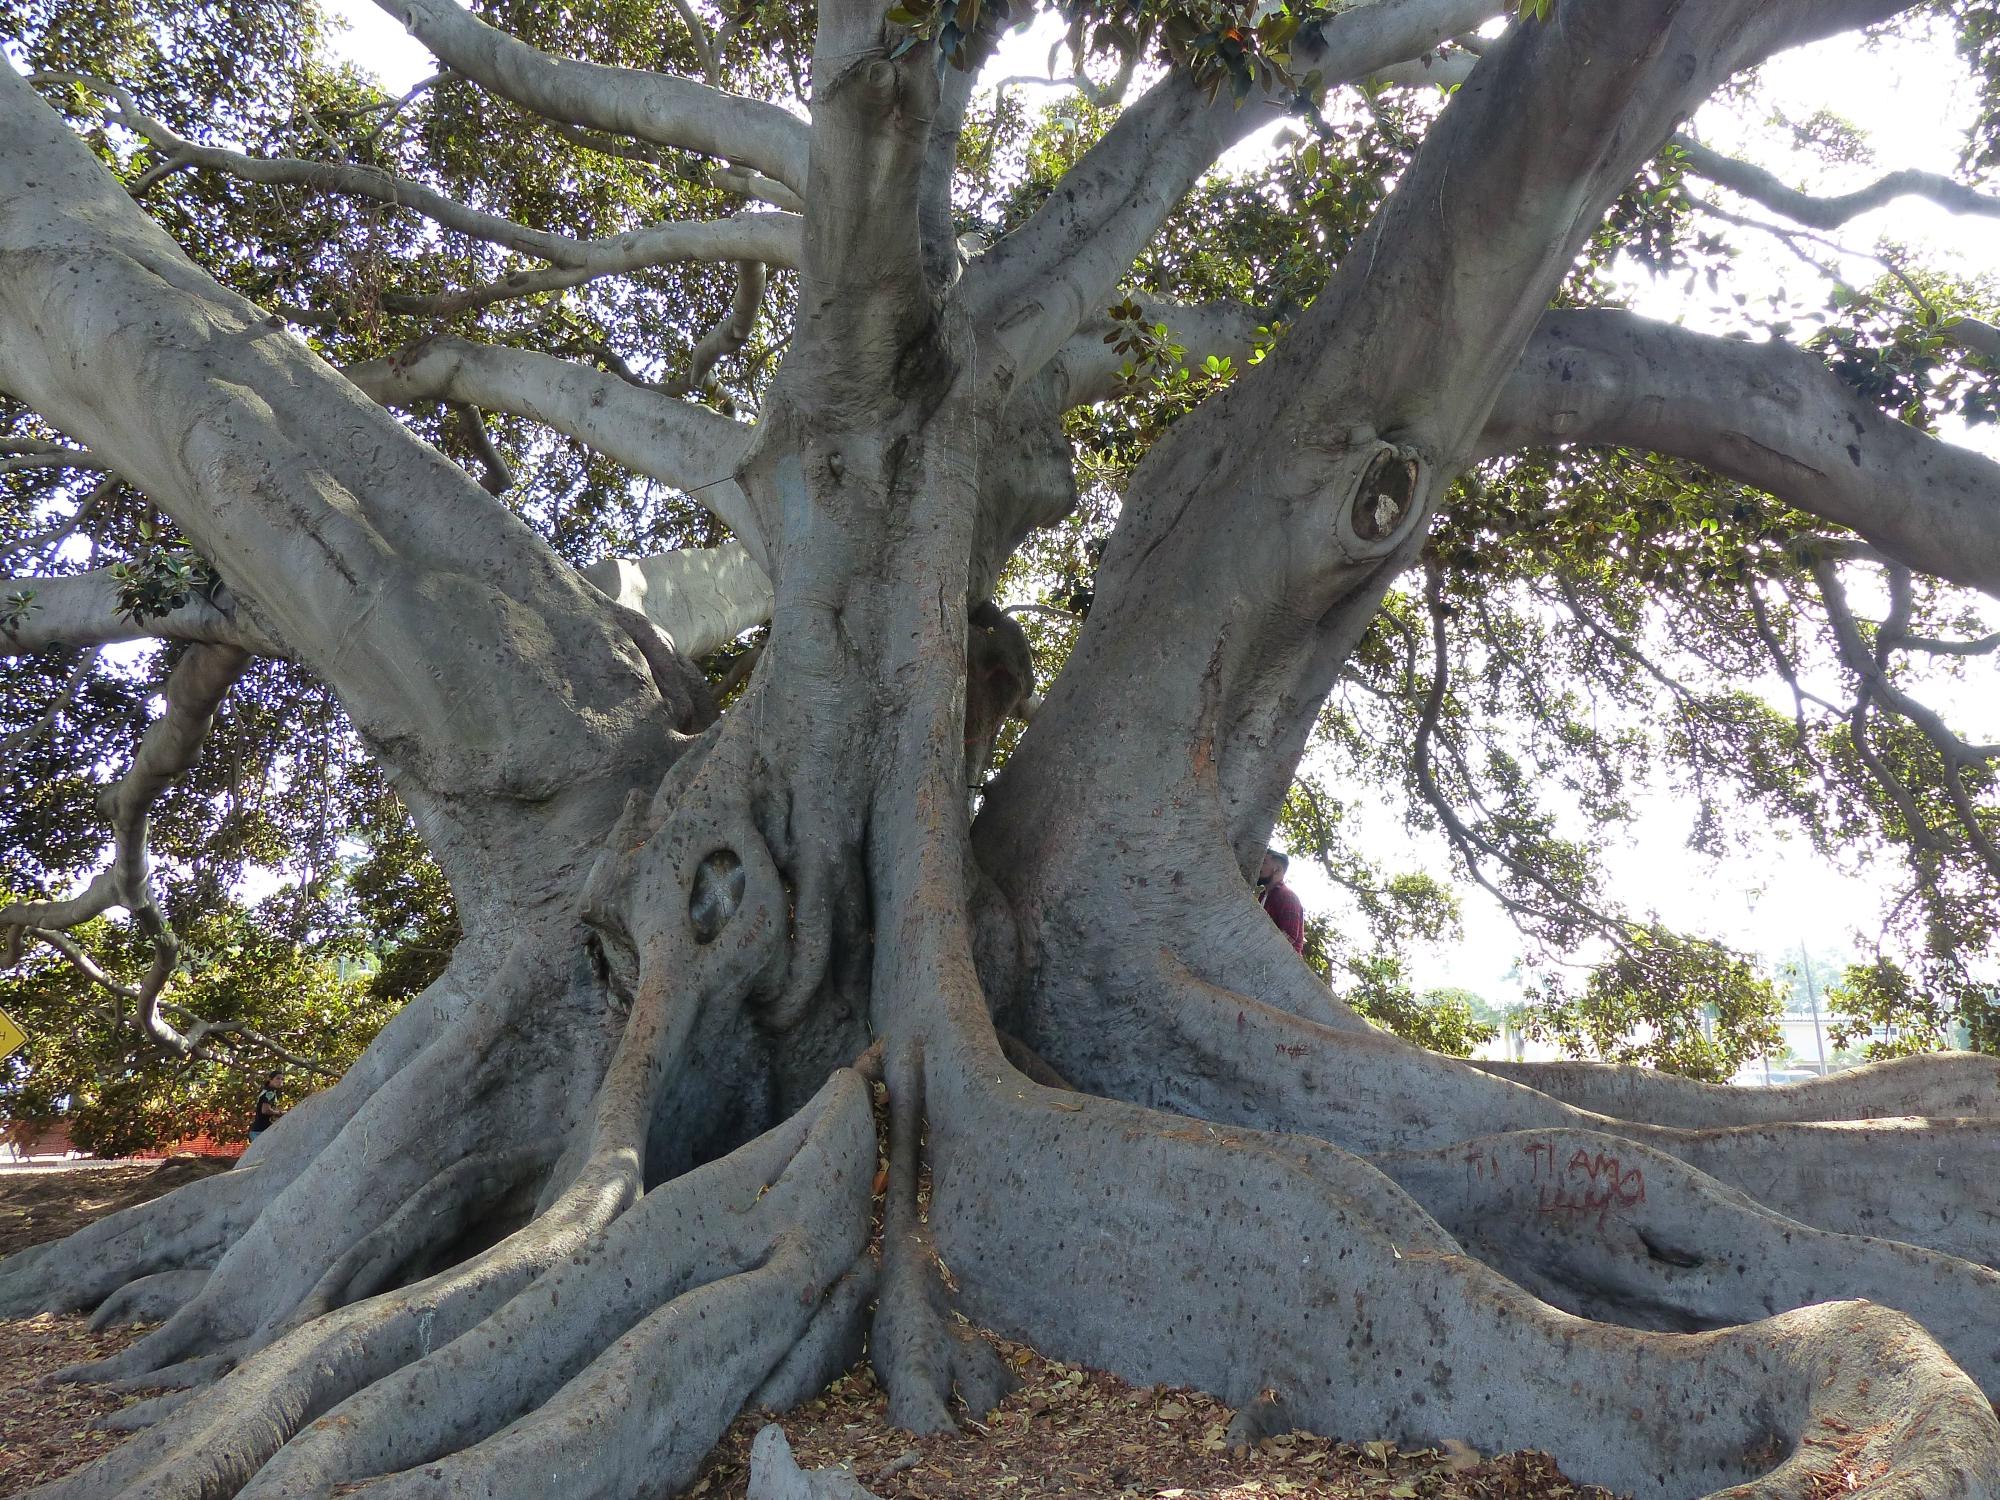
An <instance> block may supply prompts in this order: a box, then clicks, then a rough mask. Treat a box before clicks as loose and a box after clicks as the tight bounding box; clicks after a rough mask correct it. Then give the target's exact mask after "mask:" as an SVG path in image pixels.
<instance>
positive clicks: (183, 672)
mask: <svg viewBox="0 0 2000 1500" xmlns="http://www.w3.org/2000/svg"><path fill="white" fill-rule="evenodd" d="M249 664H250V657H249V655H248V654H247V653H246V652H243V651H241V650H238V649H237V648H236V647H234V646H216V645H207V644H202V645H197V646H195V647H193V648H192V649H190V650H189V651H188V653H187V654H186V655H185V656H183V657H182V658H181V659H180V661H179V662H178V663H177V664H176V665H175V667H174V669H173V671H172V672H170V673H168V675H167V684H166V687H165V689H164V695H165V698H166V711H165V712H164V713H162V714H161V715H160V717H159V718H157V719H155V720H154V721H153V722H152V723H151V724H149V725H148V726H147V727H146V732H145V734H144V735H142V736H141V737H140V740H139V748H138V749H137V751H135V752H134V754H133V756H132V764H131V767H130V768H129V769H128V770H127V771H126V772H125V774H124V775H123V776H121V777H119V778H118V780H117V781H115V782H113V783H112V784H111V785H110V786H108V787H106V788H105V789H104V790H103V791H102V792H100V793H99V794H98V806H99V807H100V808H101V809H102V810H103V812H104V815H105V817H106V818H107V819H108V820H109V822H110V824H111V834H112V855H111V863H110V865H109V866H108V867H107V868H106V869H105V870H104V871H103V872H102V873H100V874H99V875H97V876H96V878H94V879H93V880H92V881H91V882H90V884H89V885H88V886H86V887H85V888H84V889H83V890H82V891H80V892H78V893H77V894H76V895H74V896H71V897H68V898H66V899H63V900H59V901H17V902H14V903H13V904H11V905H9V906H6V907H4V908H0V927H5V928H9V929H12V932H11V933H10V934H9V937H8V940H7V956H8V959H9V961H10V962H11V961H14V960H17V959H18V958H19V944H20V936H21V934H22V933H23V932H32V933H34V934H35V935H36V936H39V937H43V938H45V939H48V938H53V939H54V940H55V946H56V947H57V950H58V951H59V952H62V953H63V955H64V956H65V957H66V958H68V959H69V960H70V961H71V962H72V963H74V964H76V965H77V966H78V967H79V968H80V969H82V970H83V972H84V973H85V974H87V975H89V976H90V977H91V978H92V979H93V980H94V981H96V982H97V983H99V984H101V985H104V986H105V987H107V988H109V989H111V990H112V991H113V993H115V994H116V995H118V996H119V997H120V998H121V999H123V1000H126V1001H129V1002H130V1003H131V1005H132V1008H133V1012H134V1015H133V1021H132V1023H133V1024H134V1025H136V1026H137V1027H138V1029H139V1030H140V1031H142V1032H143V1033H144V1034H145V1035H146V1036H148V1037H149V1038H151V1039H152V1040H153V1041H154V1042H156V1043H157V1044H159V1045H160V1046H162V1047H165V1048H167V1049H168V1050H169V1051H172V1052H175V1053H178V1054H179V1055H181V1056H183V1057H191V1056H196V1055H199V1054H198V1051H197V1049H198V1047H199V1045H200V1042H199V1039H198V1038H193V1039H191V1038H190V1037H189V1035H188V1034H186V1033H184V1032H182V1031H181V1030H180V1029H179V1028H178V1027H176V1026H175V1025H174V1024H173V1023H172V1022H171V1021H169V1020H168V1019H167V1018H166V1017H165V1016H164V1015H162V1014H161V1010H160V995H161V992H162V991H163V990H164V989H165V988H166V984H167V981H168V980H169V979H170V978H172V977H173V972H174V970H175V969H176V968H177V967H178V966H179V964H180V940H179V939H178V938H177V937H176V936H175V935H174V931H173V928H172V926H171V925H170V924H169V923H168V921H167V919H166V914H165V913H164V912H162V911H161V910H160V907H159V903H158V901H157V900H156V899H155V897H154V895H153V890H152V862H151V857H150V855H149V854H148V852H147V847H146V829H147V823H148V820H149V818H150V816H151V813H152V808H153V804H154V803H155V802H157V801H158V800H159V797H160V793H161V792H163V791H165V790H166V788H167V786H168V785H169V784H170V783H171V782H173V780H174V779H175V778H176V777H178V776H180V775H181V774H182V773H184V772H185V771H186V770H187V769H188V768H189V767H190V766H192V765H193V764H194V763H195V760H196V758H197V757H198V756H199V755H200V754H201V747H202V743H203V742H204V741H205V740H206V739H207V738H208V731H209V726H210V725H211V724H213V723H214V721H215V712H216V710H217V709H218V708H219V707H221V705H222V700H223V699H224V698H225V697H226V696H227V695H228V693H229V689H230V688H231V687H233V686H234V685H235V683H236V679H237V678H238V677H240V676H242V675H243V671H244V669H245V668H246V667H248V666H249ZM113 907H122V908H123V909H124V910H125V911H127V912H129V913H130V914H131V916H132V920H133V923H134V924H135V925H136V926H137V927H138V928H139V930H140V932H141V933H142V934H143V935H144V936H145V938H146V940H147V942H148V943H149V944H150V945H151V948H152V954H153V956H152V962H151V964H150V965H149V966H148V968H147V971H146V976H145V978H144V979H143V980H141V981H140V983H139V984H138V985H136V986H128V985H121V984H118V983H117V982H116V981H114V980H112V979H111V977H110V976H109V975H108V974H106V973H104V972H103V970H101V969H99V968H97V966H96V965H94V964H91V963H90V962H89V961H88V959H87V957H86V956H85V955H84V954H83V953H82V950H81V949H80V948H78V947H76V946H75V945H74V944H70V943H67V942H65V941H63V940H62V938H61V936H60V934H59V933H58V932H57V931H56V930H57V929H61V928H66V927H74V926H76V925H77V924H78V923H80V922H84V921H88V920H89V919H90V918H92V917H97V916H102V915H103V914H104V913H105V912H107V911H109V910H110V909H112V908H113ZM120 1014H121V1016H122V1014H123V1012H122V1009H121V1012H120Z"/></svg>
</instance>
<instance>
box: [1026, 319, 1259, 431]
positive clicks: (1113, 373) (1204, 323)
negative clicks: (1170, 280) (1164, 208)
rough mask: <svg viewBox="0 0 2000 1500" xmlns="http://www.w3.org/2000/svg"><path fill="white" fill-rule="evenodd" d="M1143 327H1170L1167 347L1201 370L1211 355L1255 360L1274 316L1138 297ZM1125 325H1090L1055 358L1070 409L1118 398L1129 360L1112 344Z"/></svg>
mask: <svg viewBox="0 0 2000 1500" xmlns="http://www.w3.org/2000/svg"><path fill="white" fill-rule="evenodd" d="M1130 296H1131V298H1132V300H1133V301H1134V302H1136V303H1137V304H1138V305H1139V310H1140V313H1141V315H1142V318H1143V321H1144V322H1145V323H1147V324H1148V325H1149V326H1153V327H1157V326H1158V325H1160V324H1165V325H1166V329H1167V341H1168V342H1169V343H1172V344H1175V345H1177V346H1179V347H1180V348H1182V349H1183V350H1185V351H1186V360H1187V362H1188V363H1189V364H1191V365H1199V364H1200V363H1201V362H1202V361H1203V360H1204V359H1206V358H1207V357H1208V356H1209V355H1211V354H1213V355H1217V356H1220V357H1224V358H1228V359H1233V360H1235V361H1237V362H1238V363H1239V364H1240V363H1241V362H1242V361H1243V360H1245V359H1247V358H1249V356H1250V354H1251V352H1252V351H1253V350H1254V349H1255V348H1256V345H1257V330H1258V329H1259V328H1261V327H1265V326H1267V325H1268V323H1269V321H1270V316H1271V315H1270V314H1267V313H1263V312H1259V311H1258V310H1257V309H1256V308H1253V307H1247V306H1245V305H1244V304H1242V303H1240V302H1202V303H1196V304H1188V303H1183V302H1161V301H1158V300H1155V299H1149V298H1146V297H1144V296H1142V295H1141V294H1139V293H1137V292H1134V293H1131V294H1130ZM1120 327H1121V325H1119V324H1116V323H1114V322H1113V321H1112V320H1111V319H1109V318H1106V317H1104V316H1102V315H1099V316H1097V317H1094V318H1092V319H1090V320H1089V321H1087V322H1086V323H1084V325H1083V326H1082V327H1081V328H1079V329H1078V330H1077V331H1076V333H1075V334H1074V335H1072V336H1071V338H1070V339H1069V340H1068V341H1067V342H1066V343H1064V345H1063V346H1062V348H1061V349H1060V350H1058V351H1057V353H1056V355H1055V358H1054V361H1053V363H1054V365H1055V367H1056V370H1057V373H1058V376H1059V378H1060V379H1061V381H1062V383H1063V401H1062V404H1063V405H1064V406H1087V405H1089V404H1090V403H1092V402H1094V401H1103V400H1107V399H1109V398H1110V397H1112V396H1114V395H1117V394H1118V392H1119V388H1120V383H1121V382H1120V371H1121V369H1122V368H1123V366H1124V365H1125V363H1126V362H1127V360H1128V358H1129V356H1127V355H1123V354H1120V353H1118V352H1117V350H1116V348H1115V347H1114V345H1113V343H1112V342H1111V341H1110V340H1111V339H1115V338H1116V337H1117V330H1118V329H1119V328H1120Z"/></svg>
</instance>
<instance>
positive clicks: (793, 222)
mask: <svg viewBox="0 0 2000 1500" xmlns="http://www.w3.org/2000/svg"><path fill="white" fill-rule="evenodd" d="M801 225H802V221H801V220H800V219H799V217H798V216H797V215H796V214H787V213H765V212H761V211H760V212H752V213H741V214H734V215H731V216H730V217H729V218H726V219H709V220H705V221H701V222H696V223H669V224H651V225H648V226H647V227H645V228H643V229H633V230H628V231H627V232H626V233H624V234H620V235H613V236H612V237H610V238H609V239H602V240H593V241H591V242H589V243H587V244H582V245H580V246H579V258H578V259H577V260H576V261H575V262H574V263H573V264H571V265H568V266H557V267H553V268H550V269H547V270H531V271H516V272H513V273H512V274H510V275H507V276H503V277H501V278H500V279H499V280H498V281H493V282H489V283H487V284H486V285H485V286H478V287H468V288H465V289H463V290H461V291H455V292H434V293H424V294H421V295H416V294H411V293H405V292H386V293H384V294H383V296H382V299H381V300H382V306H383V307H385V308H387V309H388V310H389V311H391V312H399V313H408V314H412V315H421V316H430V317H440V318H442V317H450V316H452V315H453V314H456V313H461V312H470V311H473V310H474V309H477V308H481V307H486V306H489V305H491V304H492V303H495V302H504V301H507V300H509V299H511V298H515V297H532V296H536V295H538V294H540V293H543V292H558V291H562V290H564V289H566V288H568V287H573V286H581V285H582V284H583V283H584V282H586V281H595V280H597V279H598V278H600V277H604V276H620V275H624V274H625V273H626V272H629V271H639V270H643V269H645V268H646V267H648V266H657V265H662V264H664V263H666V262H668V261H677V260H728V261H737V262H742V261H757V262H762V263H766V264H770V265H779V266H787V267H789V266H795V265H797V264H798V260H799V238H800V230H801Z"/></svg>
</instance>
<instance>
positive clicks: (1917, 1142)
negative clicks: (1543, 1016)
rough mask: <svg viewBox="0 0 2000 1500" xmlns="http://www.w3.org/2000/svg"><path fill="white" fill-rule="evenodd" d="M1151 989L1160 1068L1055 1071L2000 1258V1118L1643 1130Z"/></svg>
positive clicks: (1165, 1099)
mask: <svg viewBox="0 0 2000 1500" xmlns="http://www.w3.org/2000/svg"><path fill="white" fill-rule="evenodd" d="M1150 985H1151V987H1150V988H1149V989H1148V990H1147V991H1146V992H1145V993H1146V998H1147V1004H1148V1010H1149V1014H1151V1015H1152V1016H1153V1017H1154V1018H1155V1019H1156V1021H1157V1027H1158V1032H1157V1034H1156V1036H1155V1037H1154V1039H1153V1040H1152V1041H1151V1042H1150V1043H1149V1044H1148V1045H1147V1046H1146V1048H1145V1049H1144V1050H1143V1053H1142V1054H1140V1055H1143V1056H1144V1057H1145V1058H1148V1059H1150V1060H1151V1065H1150V1066H1148V1067H1138V1066H1135V1065H1134V1064H1133V1062H1132V1061H1131V1060H1130V1059H1131V1057H1132V1056H1133V1055H1134V1051H1135V1049H1132V1048H1130V1047H1129V1046H1128V1047H1127V1048H1126V1049H1125V1052H1124V1054H1123V1055H1124V1058H1125V1060H1124V1061H1121V1062H1120V1063H1119V1064H1118V1065H1117V1066H1116V1067H1115V1068H1107V1067H1104V1066H1103V1065H1102V1064H1101V1063H1100V1060H1099V1057H1098V1055H1097V1054H1095V1053H1093V1052H1092V1051H1088V1050H1083V1049H1082V1048H1080V1047H1077V1046H1076V1045H1075V1044H1074V1042H1073V1041H1072V1039H1073V1038H1074V1037H1075V1036H1076V1035H1077V1033H1076V1032H1066V1033H1064V1034H1063V1036H1064V1040H1066V1041H1072V1050H1071V1052H1070V1053H1069V1054H1068V1055H1063V1056H1059V1057H1058V1058H1056V1059H1055V1061H1056V1063H1057V1066H1059V1067H1061V1068H1062V1069H1063V1071H1064V1072H1065V1074H1067V1075H1068V1076H1071V1077H1073V1078H1077V1080H1078V1082H1079V1083H1080V1084H1082V1085H1083V1086H1085V1087H1090V1086H1092V1084H1093V1083H1096V1084H1099V1085H1102V1084H1103V1083H1107V1082H1108V1083H1111V1084H1115V1085H1116V1088H1114V1089H1111V1090H1107V1091H1109V1092H1113V1093H1114V1094H1118V1095H1120V1096H1122V1097H1127V1098H1130V1099H1131V1100H1133V1102H1138V1103H1144V1104H1150V1105H1154V1106H1157V1107H1163V1108H1166V1109H1170V1110H1172V1111H1174V1112H1176V1113H1183V1114H1190V1115H1194V1116H1197V1117H1199V1118H1202V1119H1207V1120H1214V1121H1217V1122H1218V1123H1226V1124H1229V1125H1238V1126H1247V1127H1250V1128H1254V1129H1263V1130H1278V1131H1284V1132H1288V1133H1293V1134H1298V1135H1310V1136H1316V1137H1318V1138H1320V1139H1323V1140H1328V1141H1332V1142H1333V1143H1335V1144H1336V1145H1339V1146H1342V1147H1344V1148H1346V1149H1347V1150H1350V1151H1356V1152H1360V1153H1363V1154H1366V1155H1370V1156H1373V1155H1378V1154H1381V1153H1383V1152H1393V1151H1409V1150H1440V1149H1442V1148H1444V1147H1447V1146H1451V1145H1456V1144H1458V1143H1460V1142H1462V1141H1468V1140H1474V1139H1477V1138H1479V1137H1481V1136H1486V1135H1493V1134H1503V1133H1505V1132H1507V1131H1513V1130H1536V1129H1543V1130H1547V1129H1556V1130H1562V1129H1580V1130H1601V1131H1605V1132H1608V1133H1611V1134H1615V1135H1618V1136H1622V1137H1625V1138H1627V1139H1631V1140H1636V1141H1639V1142H1642V1143H1644V1144H1647V1145H1650V1146H1653V1147H1654V1148H1656V1149H1658V1150H1661V1151H1664V1152H1667V1153H1668V1154H1670V1155H1673V1156H1678V1157H1680V1158H1682V1159H1683V1160H1684V1161H1686V1162H1688V1163H1690V1164H1691V1165H1693V1166H1696V1167H1698V1168H1699V1169H1700V1170H1702V1171H1703V1172H1706V1173H1707V1174H1708V1175H1709V1176H1711V1177H1715V1178H1718V1179H1720V1180H1721V1181H1723V1182H1725V1183H1727V1184H1729V1185H1730V1186H1732V1187H1736V1188H1739V1189H1741V1190H1742V1191H1744V1192H1746V1193H1748V1194H1749V1195H1750V1196H1751V1197H1753V1198H1755V1199H1756V1200H1757V1201H1758V1202H1760V1203H1762V1204H1764V1205H1765V1206H1766V1207H1768V1208H1771V1209H1774V1210H1776V1211H1777V1212H1779V1213H1781V1214H1784V1215H1785V1216H1787V1217H1789V1218H1793V1219H1797V1220H1800V1221H1801V1222H1803V1223H1807V1224H1811V1225H1814V1226H1816V1227H1818V1228H1821V1229H1829V1230H1834V1231H1837V1232H1840V1233H1845V1234H1872V1235H1876V1236H1879V1237H1883V1238H1889V1239H1898V1240H1903V1241H1906V1242H1908V1243H1910V1244H1913V1245H1921V1246H1925V1247H1928V1248H1930V1249H1934V1250H1939V1251H1942V1252H1944V1253H1946V1254H1948V1255H1954V1256H1957V1257H1959V1258H1961V1259H1964V1260H1970V1261H1973V1262H1975V1263H1977V1264H1982V1265H1985V1264H1991V1263H1992V1262H1993V1260H1994V1259H1995V1258H1996V1257H2000V1202H1996V1201H1995V1200H1994V1197H1993V1193H1992V1186H1991V1170H1992V1169H1991V1167H1990V1166H1989V1165H1988V1163H1990V1162H1992V1161H1993V1160H1995V1159H2000V1121H1992V1120H1978V1119H1974V1120H1929V1121H1925V1120H1874V1121H1825V1122H1820V1121H1805V1122H1786V1123H1780V1124H1775V1125H1768V1126H1738V1127H1732V1128H1725V1129H1714V1130H1683V1129H1675V1128H1671V1127H1666V1126H1653V1125H1643V1124H1634V1123H1632V1122H1629V1121H1620V1120H1611V1119H1607V1118H1605V1117H1604V1116H1601V1115H1593V1114H1589V1113H1587V1112H1585V1111H1582V1110H1578V1109H1575V1108H1572V1107H1571V1106H1569V1105H1566V1104H1563V1103H1562V1102H1560V1101H1559V1100H1555V1099H1551V1098H1549V1097H1548V1096H1546V1095H1544V1094H1540V1093H1537V1092H1535V1091H1534V1090H1532V1089H1529V1088H1526V1087H1524V1086H1522V1085H1520V1084H1515V1083H1511V1082H1508V1081H1506V1080H1504V1079H1501V1078H1499V1077H1497V1076H1495V1075H1493V1074H1491V1073H1488V1072H1486V1071H1484V1070H1483V1069H1480V1068H1477V1067H1474V1066H1472V1065H1471V1064H1468V1063H1463V1062H1460V1061H1458V1060H1457V1059H1455V1058H1447V1057H1439V1056H1437V1055H1435V1054H1433V1053H1428V1052H1425V1051H1422V1050H1421V1049H1418V1048H1413V1047H1410V1046H1408V1045H1407V1044H1404V1043H1402V1042H1399V1041H1395V1040H1394V1039H1392V1038H1388V1037H1386V1036H1383V1035H1381V1034H1379V1033H1378V1034H1375V1035H1361V1034H1357V1033H1350V1032H1336V1031H1332V1030H1329V1029H1328V1028H1326V1027H1323V1026H1316V1025H1314V1024H1312V1023H1310V1022H1306V1021H1301V1020H1299V1019H1298V1018H1297V1017H1294V1016H1291V1015H1287V1014H1285V1013H1283V1012H1281V1011H1276V1010H1273V1009H1271V1008H1270V1007H1268V1006H1264V1005H1261V1004H1259V1003H1258V1002H1257V1001H1254V1000H1251V999H1249V998H1248V997H1246V996H1241V995H1234V994H1231V993H1230V992H1229V991H1227V990H1221V989H1217V988H1215V987H1214V986H1210V985H1203V984H1200V983H1199V982H1198V981H1195V980H1193V979H1191V978H1190V977H1189V976H1187V975H1186V974H1185V973H1180V974H1173V973H1165V972H1162V973H1156V974H1155V975H1154V976H1152V978H1151V981H1150ZM1168 997H1171V1001H1169V998H1168ZM1170 1064H1171V1065H1170ZM1093 1074H1095V1075H1097V1076H1096V1077H1095V1078H1093ZM1126 1091H1129V1092H1126Z"/></svg>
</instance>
